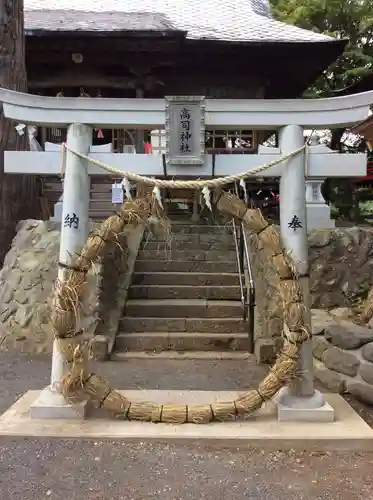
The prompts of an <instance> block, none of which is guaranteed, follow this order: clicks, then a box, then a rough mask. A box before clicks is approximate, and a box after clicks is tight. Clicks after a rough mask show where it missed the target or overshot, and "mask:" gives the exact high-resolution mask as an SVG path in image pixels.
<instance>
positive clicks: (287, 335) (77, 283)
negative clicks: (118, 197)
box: [51, 192, 310, 424]
mask: <svg viewBox="0 0 373 500" xmlns="http://www.w3.org/2000/svg"><path fill="white" fill-rule="evenodd" d="M216 206H217V209H218V210H219V211H223V212H227V213H229V214H231V215H232V216H234V217H237V218H240V219H242V220H243V222H244V223H245V225H246V227H247V229H248V231H249V233H250V236H251V237H252V238H253V239H254V240H255V239H256V240H257V243H258V242H259V240H260V241H261V242H262V243H263V244H265V245H267V246H269V247H270V252H269V254H270V257H269V259H270V262H268V265H270V266H272V267H273V268H274V269H275V270H276V271H277V276H278V280H277V288H278V293H279V294H281V297H282V300H283V307H284V328H283V335H284V342H283V347H282V350H281V352H280V354H279V355H278V357H277V359H276V361H275V363H274V365H273V367H272V368H271V370H270V372H269V373H268V375H267V376H266V377H265V378H264V380H263V381H262V382H261V383H260V384H259V386H258V388H257V389H253V390H251V391H248V392H245V393H243V394H242V395H241V396H240V397H239V398H238V399H236V400H235V401H228V402H218V403H214V404H212V405H210V404H206V405H180V404H179V405H173V404H165V405H159V404H155V403H152V402H146V401H144V402H131V401H129V400H128V399H127V398H126V397H125V396H123V395H122V394H120V393H119V392H117V391H115V390H113V389H112V388H111V387H110V385H109V384H108V383H107V382H106V381H105V380H103V379H102V378H100V377H99V376H97V375H96V374H94V373H91V372H90V371H89V366H88V360H87V356H86V355H85V352H86V349H85V346H84V343H83V341H84V339H83V338H80V339H79V338H77V336H81V335H82V332H80V331H78V332H77V331H76V329H77V321H78V316H79V308H80V299H81V294H82V291H83V287H84V284H85V273H86V272H87V270H88V269H89V267H90V266H91V265H92V264H93V263H94V262H97V260H98V259H99V258H101V257H102V255H103V252H104V248H105V245H107V244H108V243H109V242H112V241H114V242H115V241H116V239H117V236H118V234H120V233H122V232H123V230H124V228H125V227H126V226H127V225H129V224H134V225H136V224H140V223H145V222H146V220H147V219H148V217H149V215H150V214H153V215H154V211H155V210H159V207H157V202H156V201H155V200H153V202H152V203H149V201H148V199H136V200H134V201H133V202H125V203H124V204H123V206H122V207H121V208H120V210H118V212H117V214H115V215H113V216H111V217H109V218H108V219H107V220H106V221H104V222H103V223H102V225H101V228H100V230H99V233H98V234H93V235H90V236H89V238H88V241H87V243H86V245H85V246H84V248H83V250H82V253H81V255H79V256H78V257H77V259H76V262H75V265H74V269H63V273H64V276H63V279H62V280H57V283H56V286H55V291H54V298H53V306H52V315H51V323H52V326H53V329H54V332H55V336H56V337H57V339H59V342H58V346H59V349H60V350H61V353H62V355H63V356H64V358H65V360H66V361H67V362H68V363H69V366H70V371H69V373H67V374H66V375H65V376H64V377H63V378H62V380H61V388H62V392H63V394H64V395H65V397H66V398H67V399H68V400H79V399H87V398H88V399H90V400H92V401H94V402H95V403H96V404H97V405H98V406H99V407H101V408H104V409H105V410H107V411H109V412H110V413H112V414H113V415H115V416H116V417H118V418H123V419H129V420H142V421H151V422H167V423H173V424H182V423H186V422H189V423H195V424H204V423H208V422H212V421H226V420H232V419H235V418H236V417H239V416H244V415H248V414H250V413H253V412H255V411H257V410H258V409H259V408H260V407H261V406H262V404H263V403H264V402H265V401H267V400H269V399H271V398H272V397H273V396H274V395H275V394H276V393H277V392H278V390H279V389H280V388H281V387H282V386H283V385H285V384H286V383H287V382H289V380H290V379H291V378H292V377H294V375H295V369H296V366H297V359H298V353H299V348H300V345H301V344H302V342H304V341H305V340H306V339H308V338H309V330H310V328H309V325H306V323H305V318H306V314H305V313H306V309H305V306H304V303H303V296H302V291H301V288H300V285H299V283H298V281H297V276H296V274H295V271H294V265H293V263H292V261H291V259H290V258H289V256H288V255H287V253H286V252H284V251H283V249H282V245H281V241H280V236H279V234H278V232H277V231H276V229H275V228H274V227H273V226H270V225H269V224H268V222H267V221H266V220H265V219H264V217H263V215H262V214H261V212H260V211H259V210H257V209H247V208H246V206H245V204H244V203H243V202H242V201H241V200H239V199H238V198H237V197H236V196H234V195H233V194H231V193H225V192H223V193H219V198H218V200H217V202H216Z"/></svg>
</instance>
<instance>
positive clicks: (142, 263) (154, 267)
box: [135, 255, 237, 273]
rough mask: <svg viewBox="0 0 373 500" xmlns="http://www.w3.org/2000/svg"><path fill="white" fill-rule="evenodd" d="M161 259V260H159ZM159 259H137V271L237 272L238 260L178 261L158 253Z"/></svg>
mask: <svg viewBox="0 0 373 500" xmlns="http://www.w3.org/2000/svg"><path fill="white" fill-rule="evenodd" d="M158 259H159V260H158ZM158 259H157V260H154V259H153V260H149V259H139V260H137V261H136V268H135V272H136V273H151V272H152V271H156V272H160V273H168V272H171V273H221V271H222V270H224V272H226V273H234V272H237V262H236V261H232V260H230V261H227V260H225V259H221V260H219V261H216V260H209V261H208V260H200V261H198V260H194V261H192V260H190V261H177V260H167V259H165V258H164V256H161V255H158Z"/></svg>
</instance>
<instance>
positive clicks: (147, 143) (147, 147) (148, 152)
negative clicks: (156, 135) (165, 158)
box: [144, 142, 153, 155]
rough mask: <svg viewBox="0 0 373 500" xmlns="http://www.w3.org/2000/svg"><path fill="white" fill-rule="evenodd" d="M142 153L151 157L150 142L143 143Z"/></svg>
mask: <svg viewBox="0 0 373 500" xmlns="http://www.w3.org/2000/svg"><path fill="white" fill-rule="evenodd" d="M144 153H145V154H146V155H151V154H152V153H153V146H152V144H151V143H150V142H145V143H144Z"/></svg>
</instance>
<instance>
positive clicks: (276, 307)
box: [251, 228, 373, 362]
mask: <svg viewBox="0 0 373 500" xmlns="http://www.w3.org/2000/svg"><path fill="white" fill-rule="evenodd" d="M251 245H252V244H251ZM309 257H310V290H311V300H312V307H315V308H316V307H317V308H325V309H331V308H336V307H353V306H356V305H359V303H362V302H363V300H364V299H365V298H366V295H367V293H368V291H369V289H370V288H371V286H373V265H372V264H373V229H370V228H346V229H318V230H313V231H311V232H310V234H309ZM252 258H253V264H254V271H255V273H254V276H255V291H256V324H255V339H256V340H255V344H256V346H255V347H256V357H257V359H258V361H261V362H262V361H264V362H267V361H270V360H271V358H273V356H274V354H275V352H276V350H277V346H278V343H279V342H280V339H281V328H282V309H281V308H282V306H281V303H280V301H279V296H278V294H277V293H276V288H275V286H274V285H275V281H274V280H275V274H274V272H273V269H271V268H268V267H267V262H268V259H267V255H266V249H265V248H252Z"/></svg>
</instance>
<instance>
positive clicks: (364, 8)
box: [270, 0, 373, 95]
mask: <svg viewBox="0 0 373 500" xmlns="http://www.w3.org/2000/svg"><path fill="white" fill-rule="evenodd" d="M270 3H271V6H272V12H273V14H274V16H275V18H277V19H278V20H280V21H283V22H286V23H289V24H294V25H296V26H298V27H300V28H303V29H306V30H311V31H315V32H317V33H323V34H325V35H330V36H332V37H334V38H338V39H348V40H349V42H348V44H347V46H346V49H345V51H344V54H343V55H342V56H341V57H340V58H339V59H338V60H337V61H336V62H335V63H334V64H332V65H331V66H330V67H329V68H328V70H327V71H326V72H325V73H324V75H323V76H322V77H321V78H320V79H319V80H318V81H317V82H316V83H315V85H314V86H313V87H312V88H311V89H309V92H308V93H310V94H312V95H328V94H329V95H330V94H332V93H333V91H335V90H338V89H342V88H344V87H347V86H349V85H352V84H354V83H356V82H357V81H359V80H360V79H361V78H362V77H364V76H365V75H367V74H370V73H373V0H270Z"/></svg>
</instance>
